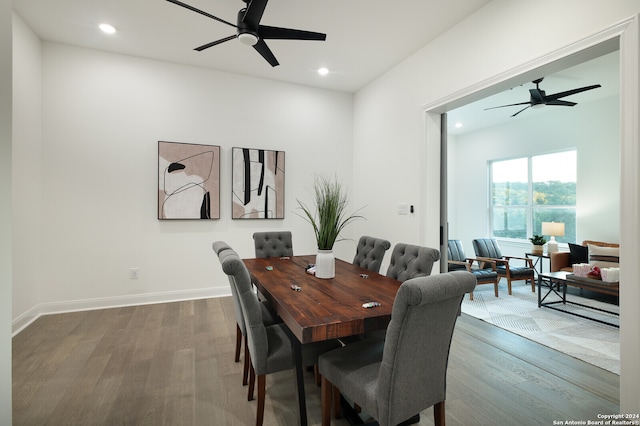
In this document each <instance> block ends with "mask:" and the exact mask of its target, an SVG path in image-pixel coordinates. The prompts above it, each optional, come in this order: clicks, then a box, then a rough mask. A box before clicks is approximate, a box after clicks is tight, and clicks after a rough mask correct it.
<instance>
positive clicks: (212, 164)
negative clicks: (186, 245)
mask: <svg viewBox="0 0 640 426" xmlns="http://www.w3.org/2000/svg"><path fill="white" fill-rule="evenodd" d="M158 219H220V147H219V146H216V145H198V144H190V143H179V142H163V141H158Z"/></svg>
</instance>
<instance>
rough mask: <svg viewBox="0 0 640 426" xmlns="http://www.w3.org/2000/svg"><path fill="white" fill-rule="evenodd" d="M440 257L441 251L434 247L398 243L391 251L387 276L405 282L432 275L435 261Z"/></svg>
mask: <svg viewBox="0 0 640 426" xmlns="http://www.w3.org/2000/svg"><path fill="white" fill-rule="evenodd" d="M439 259H440V251H439V250H436V249H434V248H431V247H421V246H415V245H411V244H404V243H398V244H396V246H395V247H394V248H393V252H392V253H391V264H390V265H389V267H388V268H387V276H388V277H390V278H393V279H396V280H398V281H402V282H404V281H406V280H408V279H410V278H416V277H424V276H427V275H431V270H432V269H433V263H434V262H435V261H437V260H439Z"/></svg>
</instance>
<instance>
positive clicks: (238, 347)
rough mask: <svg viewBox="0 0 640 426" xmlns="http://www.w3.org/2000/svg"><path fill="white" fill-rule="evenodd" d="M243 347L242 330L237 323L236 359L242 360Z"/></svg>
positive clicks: (237, 360)
mask: <svg viewBox="0 0 640 426" xmlns="http://www.w3.org/2000/svg"><path fill="white" fill-rule="evenodd" d="M241 347H242V331H241V330H240V326H239V325H238V324H237V323H236V357H235V361H236V362H240V348H241Z"/></svg>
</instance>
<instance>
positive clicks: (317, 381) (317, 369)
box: [313, 364, 322, 386]
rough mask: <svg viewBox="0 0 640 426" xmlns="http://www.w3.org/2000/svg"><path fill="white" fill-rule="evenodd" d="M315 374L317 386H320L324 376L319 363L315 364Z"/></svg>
mask: <svg viewBox="0 0 640 426" xmlns="http://www.w3.org/2000/svg"><path fill="white" fill-rule="evenodd" d="M313 376H314V378H315V379H316V386H320V383H321V381H322V380H321V378H322V376H321V375H320V369H319V368H318V364H314V365H313Z"/></svg>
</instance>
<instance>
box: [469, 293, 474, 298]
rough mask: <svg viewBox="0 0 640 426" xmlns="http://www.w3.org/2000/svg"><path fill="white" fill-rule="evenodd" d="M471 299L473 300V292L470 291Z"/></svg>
mask: <svg viewBox="0 0 640 426" xmlns="http://www.w3.org/2000/svg"><path fill="white" fill-rule="evenodd" d="M469 300H473V292H471V293H469Z"/></svg>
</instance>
